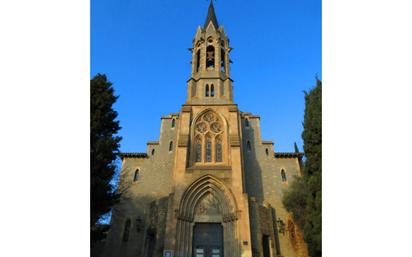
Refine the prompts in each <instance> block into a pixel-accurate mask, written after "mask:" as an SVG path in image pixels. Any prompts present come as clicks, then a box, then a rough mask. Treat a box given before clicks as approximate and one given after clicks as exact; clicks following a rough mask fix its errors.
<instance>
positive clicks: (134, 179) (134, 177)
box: [133, 169, 140, 181]
mask: <svg viewBox="0 0 412 257" xmlns="http://www.w3.org/2000/svg"><path fill="white" fill-rule="evenodd" d="M139 172H140V171H139V169H136V170H135V172H134V176H133V181H138V180H139V175H140V174H139Z"/></svg>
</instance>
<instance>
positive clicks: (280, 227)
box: [276, 218, 285, 235]
mask: <svg viewBox="0 0 412 257" xmlns="http://www.w3.org/2000/svg"><path fill="white" fill-rule="evenodd" d="M276 223H277V225H278V231H279V233H282V234H283V235H285V222H283V220H281V219H280V218H278V220H277V221H276Z"/></svg>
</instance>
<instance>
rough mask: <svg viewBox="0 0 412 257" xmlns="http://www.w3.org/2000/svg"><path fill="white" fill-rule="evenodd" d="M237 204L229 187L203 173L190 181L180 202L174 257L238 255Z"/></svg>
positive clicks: (224, 256)
mask: <svg viewBox="0 0 412 257" xmlns="http://www.w3.org/2000/svg"><path fill="white" fill-rule="evenodd" d="M236 210H237V205H236V202H235V199H234V197H233V195H232V193H231V192H230V190H229V189H228V188H227V187H226V186H225V185H224V184H223V183H222V182H221V181H220V180H219V179H217V178H215V177H213V176H211V175H205V176H203V177H201V178H199V179H198V180H196V181H195V182H193V183H192V184H191V185H190V186H189V187H188V188H187V189H186V191H185V192H184V194H183V195H182V198H181V202H180V208H179V214H178V223H177V234H176V236H177V237H176V257H238V256H240V244H239V242H238V241H237V240H236V239H237V238H239V234H238V231H237V222H238V219H237V214H236V213H237V211H236Z"/></svg>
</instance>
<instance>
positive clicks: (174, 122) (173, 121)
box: [172, 119, 176, 128]
mask: <svg viewBox="0 0 412 257" xmlns="http://www.w3.org/2000/svg"><path fill="white" fill-rule="evenodd" d="M175 125H176V120H175V119H172V128H174V127H175Z"/></svg>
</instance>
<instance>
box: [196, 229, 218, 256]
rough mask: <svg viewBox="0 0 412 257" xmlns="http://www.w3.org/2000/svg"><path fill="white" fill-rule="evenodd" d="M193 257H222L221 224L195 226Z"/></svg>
mask: <svg viewBox="0 0 412 257" xmlns="http://www.w3.org/2000/svg"><path fill="white" fill-rule="evenodd" d="M193 257H224V256H223V227H222V224H220V223H196V224H195V226H194V228H193Z"/></svg>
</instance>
